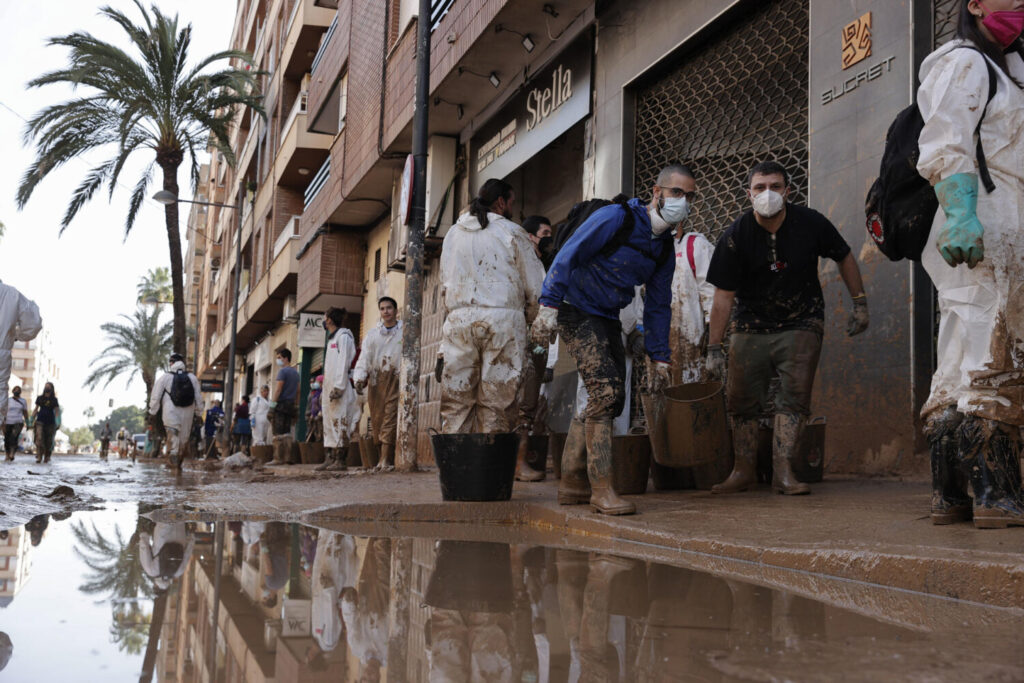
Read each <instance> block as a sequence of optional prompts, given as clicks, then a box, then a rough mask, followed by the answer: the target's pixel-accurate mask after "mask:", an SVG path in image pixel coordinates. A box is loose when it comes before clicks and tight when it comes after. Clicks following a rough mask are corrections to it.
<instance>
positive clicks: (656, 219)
mask: <svg viewBox="0 0 1024 683" xmlns="http://www.w3.org/2000/svg"><path fill="white" fill-rule="evenodd" d="M647 214H648V215H649V216H650V218H651V232H653V233H654V234H655V235H661V234H662V233H664V232H665V231H666V230H668V229H669V228H671V227H672V226H671V225H669V224H668V222H667V221H666V220H665V219H664V218H662V217H661V213H660V212H658V211H656V210H654V209H648V210H647Z"/></svg>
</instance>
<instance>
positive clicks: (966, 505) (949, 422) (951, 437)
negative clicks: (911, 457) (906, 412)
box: [925, 406, 971, 525]
mask: <svg viewBox="0 0 1024 683" xmlns="http://www.w3.org/2000/svg"><path fill="white" fill-rule="evenodd" d="M962 421H963V415H962V414H961V413H958V412H957V410H956V406H947V407H946V408H944V409H943V410H941V411H940V412H939V413H937V414H936V415H935V416H934V417H933V418H932V419H930V420H929V421H928V424H927V425H926V427H925V434H926V436H927V437H928V446H929V450H930V456H931V469H932V509H931V517H932V524H938V525H942V524H953V523H954V522H962V521H967V520H969V519H970V518H971V498H970V496H969V495H967V476H966V469H965V468H964V466H963V464H962V463H961V462H960V454H959V450H960V448H959V447H960V440H959V436H958V431H959V427H960V424H961V422H962Z"/></svg>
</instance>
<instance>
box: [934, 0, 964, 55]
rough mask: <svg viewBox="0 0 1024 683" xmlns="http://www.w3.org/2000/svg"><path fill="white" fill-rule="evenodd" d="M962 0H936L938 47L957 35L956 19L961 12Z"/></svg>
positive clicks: (936, 40) (936, 44)
mask: <svg viewBox="0 0 1024 683" xmlns="http://www.w3.org/2000/svg"><path fill="white" fill-rule="evenodd" d="M960 2H961V0H935V41H934V42H933V43H932V48H936V47H938V46H940V45H942V44H943V43H945V42H948V41H949V40H952V39H953V38H955V37H956V20H957V15H958V14H959V13H960Z"/></svg>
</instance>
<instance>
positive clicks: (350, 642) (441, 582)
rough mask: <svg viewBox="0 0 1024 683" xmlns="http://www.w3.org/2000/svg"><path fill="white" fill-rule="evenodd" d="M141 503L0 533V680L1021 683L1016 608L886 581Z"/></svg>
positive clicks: (1023, 668)
mask: <svg viewBox="0 0 1024 683" xmlns="http://www.w3.org/2000/svg"><path fill="white" fill-rule="evenodd" d="M147 511H148V509H147V507H146V506H141V512H147ZM139 512H140V506H136V505H118V506H110V507H107V508H106V509H103V510H99V511H94V512H81V513H75V514H73V515H71V516H70V517H65V518H64V519H59V518H57V517H48V516H41V517H37V518H36V519H34V520H32V522H30V523H29V524H28V525H26V526H23V527H16V528H13V529H8V530H7V532H6V535H5V536H6V537H4V538H0V681H8V680H10V681H95V680H110V681H122V680H157V681H209V680H226V681H236V680H238V681H241V680H245V681H269V680H274V681H376V680H381V681H402V682H404V681H509V682H511V681H517V682H519V681H523V682H533V681H537V682H545V683H546V682H549V681H550V682H555V681H559V682H561V681H573V682H575V681H581V682H590V681H651V682H654V681H658V682H662V681H695V680H699V681H775V680H800V681H835V680H840V679H841V680H857V681H861V680H862V681H878V680H887V681H892V680H906V681H936V680H957V679H959V680H996V681H1002V680H1005V681H1019V680H1022V679H1024V654H1022V653H1021V651H1020V647H1019V638H1020V633H1021V631H1020V628H1019V624H1020V623H1021V622H1020V613H1019V612H1015V611H1011V610H999V609H993V608H986V607H982V606H978V605H972V604H964V603H957V602H954V601H949V600H939V599H934V598H928V597H924V596H918V595H916V594H914V597H913V600H914V601H915V602H914V604H915V605H916V607H915V610H916V612H917V615H916V617H915V618H914V619H909V620H908V619H905V618H903V617H898V616H896V615H897V614H900V615H903V614H906V612H907V607H906V605H905V604H900V605H898V607H899V609H896V607H897V605H896V603H897V602H900V600H901V595H902V596H903V598H906V599H909V598H907V594H900V593H898V592H893V591H881V590H880V591H879V596H878V599H877V601H876V602H877V604H878V605H879V607H878V609H877V613H875V614H873V615H865V614H860V613H855V612H853V611H850V610H848V609H844V608H842V607H839V606H836V605H833V604H830V603H829V602H827V598H826V597H825V596H822V597H823V600H822V601H817V600H812V599H809V598H806V597H801V596H798V595H795V594H792V593H788V592H784V591H779V590H772V589H769V588H765V587H761V586H757V585H754V584H749V583H744V582H741V581H737V580H732V579H725V578H720V577H718V576H715V575H712V574H707V573H702V572H697V571H693V570H689V569H683V568H679V567H672V566H668V565H663V564H657V563H652V562H644V561H641V560H636V559H629V558H624V557H617V556H613V555H607V554H600V553H587V552H580V551H576V550H571V549H565V548H553V547H543V546H535V545H528V544H519V545H507V544H499V543H482V542H476V541H450V540H435V539H428V538H383V537H367V536H358V535H349V534H344V533H340V532H336V531H328V530H323V529H316V528H312V527H307V526H302V525H299V524H290V523H287V524H286V523H281V522H269V523H253V522H246V523H242V522H231V521H225V522H217V523H191V522H190V523H179V524H163V523H160V524H154V523H153V522H151V521H150V520H149V519H147V518H145V517H142V516H140V515H139ZM894 596H895V597H894ZM887 601H888V602H889V603H890V604H893V609H892V610H888V609H887V608H886V607H885V605H886V604H887ZM213 623H217V624H218V627H217V629H216V630H214V629H211V625H212V624H213ZM5 636H6V637H5ZM140 672H143V675H142V676H141V677H140ZM146 672H149V673H148V674H147V673H146Z"/></svg>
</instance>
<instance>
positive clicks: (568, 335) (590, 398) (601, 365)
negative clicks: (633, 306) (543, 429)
mask: <svg viewBox="0 0 1024 683" xmlns="http://www.w3.org/2000/svg"><path fill="white" fill-rule="evenodd" d="M558 333H559V334H560V335H561V337H562V339H563V340H564V341H565V343H566V345H567V346H568V347H569V353H571V354H572V357H573V358H574V359H575V360H576V369H577V370H578V371H579V373H580V377H581V378H582V379H583V386H584V387H586V389H587V409H586V412H585V413H584V417H585V418H586V419H588V420H589V419H600V420H613V419H615V417H616V416H617V415H618V414H619V413H621V412H622V409H623V407H624V406H625V405H626V349H625V348H624V347H623V345H622V323H620V322H619V320H618V318H616V319H614V320H612V319H611V318H602V317H601V316H597V315H588V314H586V313H584V312H583V311H581V310H580V309H578V308H576V307H575V306H572V305H571V304H566V303H563V304H562V305H561V306H560V307H559V309H558Z"/></svg>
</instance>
